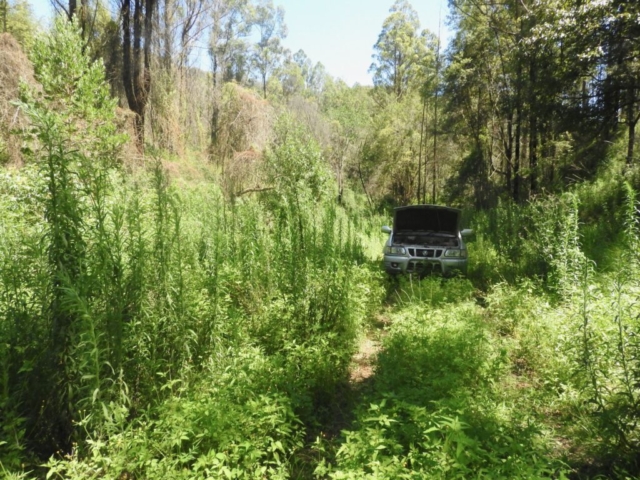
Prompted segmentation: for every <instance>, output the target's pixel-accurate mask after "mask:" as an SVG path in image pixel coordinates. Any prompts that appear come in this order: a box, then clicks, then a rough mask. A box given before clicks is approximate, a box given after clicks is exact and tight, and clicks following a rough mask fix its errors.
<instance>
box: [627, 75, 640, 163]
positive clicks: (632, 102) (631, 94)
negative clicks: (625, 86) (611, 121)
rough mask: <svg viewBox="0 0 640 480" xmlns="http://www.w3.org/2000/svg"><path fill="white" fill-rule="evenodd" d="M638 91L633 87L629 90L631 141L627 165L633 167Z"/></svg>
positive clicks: (628, 114) (628, 118)
mask: <svg viewBox="0 0 640 480" xmlns="http://www.w3.org/2000/svg"><path fill="white" fill-rule="evenodd" d="M635 107H636V91H635V89H634V88H633V87H631V88H629V103H628V105H627V124H628V129H629V139H628V141H627V165H628V166H631V165H633V150H634V147H635V140H636V123H638V117H637V116H636V108H635Z"/></svg>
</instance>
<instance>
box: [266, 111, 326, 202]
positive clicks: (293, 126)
mask: <svg viewBox="0 0 640 480" xmlns="http://www.w3.org/2000/svg"><path fill="white" fill-rule="evenodd" d="M265 168H266V176H267V179H268V180H269V182H270V183H271V184H272V185H274V186H275V187H276V191H277V192H278V194H279V195H282V197H283V200H284V201H285V202H287V203H289V204H294V205H295V206H296V208H300V205H301V204H302V205H306V204H309V203H310V202H315V201H318V200H321V199H322V198H323V197H326V195H327V194H328V191H329V178H330V177H329V172H328V171H327V168H326V166H325V163H324V162H323V158H322V151H321V149H320V147H319V145H318V144H317V143H316V141H315V140H314V139H313V138H312V137H311V135H310V134H309V133H308V132H307V131H306V129H305V128H304V127H303V126H302V125H300V124H299V123H297V122H296V121H295V120H294V119H293V118H292V117H289V116H286V115H285V116H282V117H281V118H280V119H279V120H278V123H277V125H276V128H275V139H274V141H273V145H272V146H271V148H270V149H269V150H268V151H267V154H266V159H265Z"/></svg>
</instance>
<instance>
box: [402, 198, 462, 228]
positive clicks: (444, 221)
mask: <svg viewBox="0 0 640 480" xmlns="http://www.w3.org/2000/svg"><path fill="white" fill-rule="evenodd" d="M460 214H461V211H460V210H458V209H457V208H450V207H442V206H440V205H411V206H409V207H399V208H396V209H395V211H394V215H393V231H394V232H396V233H397V232H409V231H411V232H428V231H431V232H438V233H449V234H451V235H457V234H458V232H459V231H460Z"/></svg>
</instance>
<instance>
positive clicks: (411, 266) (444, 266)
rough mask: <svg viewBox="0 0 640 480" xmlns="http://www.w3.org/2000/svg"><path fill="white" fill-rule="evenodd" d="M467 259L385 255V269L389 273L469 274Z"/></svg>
mask: <svg viewBox="0 0 640 480" xmlns="http://www.w3.org/2000/svg"><path fill="white" fill-rule="evenodd" d="M467 263H468V262H467V259H466V258H456V257H444V256H443V257H439V258H422V257H409V256H404V255H403V256H399V255H385V256H384V269H385V270H386V271H387V273H392V274H395V273H430V272H433V271H435V272H440V273H442V274H443V275H451V274H453V272H454V271H460V272H462V273H467Z"/></svg>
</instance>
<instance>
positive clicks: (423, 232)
mask: <svg viewBox="0 0 640 480" xmlns="http://www.w3.org/2000/svg"><path fill="white" fill-rule="evenodd" d="M460 217H461V211H460V210H458V209H457V208H450V207H443V206H440V205H412V206H409V207H399V208H396V209H395V210H394V214H393V228H390V227H387V226H385V227H382V231H383V232H385V233H388V234H389V240H387V242H386V244H385V247H384V268H385V270H386V271H387V272H388V273H392V274H395V273H419V274H425V273H430V272H432V271H437V272H441V273H442V274H443V275H450V274H452V273H453V272H454V271H456V270H459V271H460V272H462V273H466V272H467V247H466V246H465V244H464V241H463V237H465V236H467V235H469V234H471V233H472V231H471V230H460Z"/></svg>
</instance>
